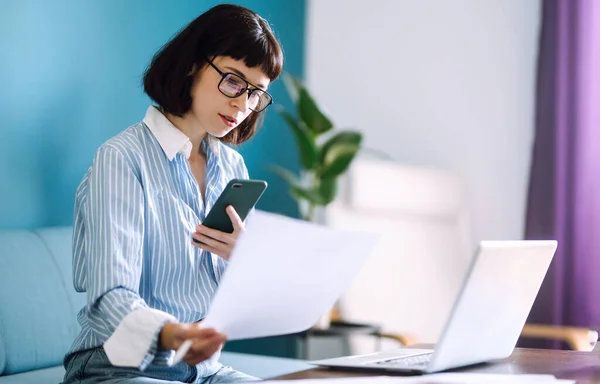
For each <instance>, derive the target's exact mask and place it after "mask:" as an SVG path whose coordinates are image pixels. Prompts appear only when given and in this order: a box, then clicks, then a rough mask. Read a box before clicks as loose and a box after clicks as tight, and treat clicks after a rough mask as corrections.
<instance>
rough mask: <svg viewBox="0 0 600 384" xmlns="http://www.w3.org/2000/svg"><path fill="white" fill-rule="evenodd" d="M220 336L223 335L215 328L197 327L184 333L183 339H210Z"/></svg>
mask: <svg viewBox="0 0 600 384" xmlns="http://www.w3.org/2000/svg"><path fill="white" fill-rule="evenodd" d="M220 335H222V334H221V333H218V332H217V331H216V330H215V329H214V328H200V327H198V326H197V325H193V326H190V327H189V328H188V329H186V330H185V331H184V332H182V338H184V339H186V340H189V339H202V338H210V337H213V336H220Z"/></svg>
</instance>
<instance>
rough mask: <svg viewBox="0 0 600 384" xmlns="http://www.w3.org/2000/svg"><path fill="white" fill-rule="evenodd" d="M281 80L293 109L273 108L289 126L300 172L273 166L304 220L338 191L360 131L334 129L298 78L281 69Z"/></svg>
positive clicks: (351, 158) (357, 142)
mask: <svg viewBox="0 0 600 384" xmlns="http://www.w3.org/2000/svg"><path fill="white" fill-rule="evenodd" d="M283 83H284V85H285V87H286V90H287V92H288V94H289V95H290V97H291V99H292V102H293V103H294V105H295V107H296V108H295V109H296V111H295V113H292V112H290V111H288V110H286V109H285V108H284V107H283V106H281V105H276V106H275V109H276V111H277V113H279V114H280V115H281V116H282V117H283V119H284V120H285V122H286V123H287V126H288V127H289V128H290V130H291V132H292V134H293V136H294V139H295V142H296V145H297V147H298V155H299V160H300V166H301V175H296V174H294V173H292V172H290V171H289V170H287V169H284V168H282V167H279V166H275V165H274V166H273V167H272V169H273V171H274V172H275V173H277V174H278V175H279V176H280V177H282V178H283V179H284V180H285V181H286V182H287V184H288V185H289V192H290V194H291V196H292V197H293V198H294V199H295V200H296V201H297V202H298V207H299V210H300V215H301V217H302V218H303V219H304V220H308V221H315V219H316V214H317V210H318V209H319V208H324V207H326V206H327V205H328V204H329V203H331V202H332V201H333V200H334V199H335V197H336V195H337V191H338V185H337V184H338V178H339V177H340V176H341V175H342V174H343V173H344V172H345V171H346V170H347V169H348V167H349V166H350V164H351V163H352V160H353V159H354V157H355V156H356V153H357V152H358V150H359V148H360V145H361V141H362V134H361V133H360V132H358V131H353V130H348V129H346V130H334V129H333V128H334V127H333V123H332V122H331V119H330V118H329V117H328V116H327V115H326V114H325V112H324V111H323V109H322V108H320V107H319V106H318V104H317V102H316V101H315V99H314V98H313V97H312V96H311V95H310V93H309V91H308V90H307V88H306V87H305V86H304V85H303V84H302V83H301V82H300V80H299V79H297V78H295V77H293V76H291V75H289V74H287V73H284V75H283Z"/></svg>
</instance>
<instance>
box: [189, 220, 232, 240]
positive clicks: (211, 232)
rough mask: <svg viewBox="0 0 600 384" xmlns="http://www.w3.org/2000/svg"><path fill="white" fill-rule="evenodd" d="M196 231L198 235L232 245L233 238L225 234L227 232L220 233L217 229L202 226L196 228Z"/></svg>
mask: <svg viewBox="0 0 600 384" xmlns="http://www.w3.org/2000/svg"><path fill="white" fill-rule="evenodd" d="M196 231H197V232H198V233H201V234H203V235H206V236H208V237H210V238H213V239H215V240H219V241H220V242H223V243H231V242H232V239H231V238H232V236H231V234H230V233H225V232H221V231H218V230H216V229H212V228H208V227H205V226H204V225H202V224H200V225H198V226H197V227H196Z"/></svg>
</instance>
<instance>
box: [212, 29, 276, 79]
mask: <svg viewBox="0 0 600 384" xmlns="http://www.w3.org/2000/svg"><path fill="white" fill-rule="evenodd" d="M261 27H263V28H264V26H261ZM263 28H259V30H258V31H256V32H255V33H248V31H244V32H245V33H239V34H231V35H229V36H228V37H227V38H225V39H224V40H223V41H221V42H220V43H221V44H217V45H216V46H217V47H219V48H220V49H217V50H216V52H215V53H214V54H213V55H211V56H229V57H231V58H233V59H235V60H240V61H243V62H244V64H246V65H247V66H248V67H249V68H260V70H261V71H262V72H264V74H265V75H267V77H268V78H269V79H270V80H271V82H273V81H274V80H275V79H277V78H278V77H279V75H280V74H281V71H282V69H283V52H282V50H281V46H280V45H279V44H278V43H277V41H276V40H275V38H274V36H273V34H272V32H271V31H270V30H268V31H264V30H263ZM253 32H254V31H253Z"/></svg>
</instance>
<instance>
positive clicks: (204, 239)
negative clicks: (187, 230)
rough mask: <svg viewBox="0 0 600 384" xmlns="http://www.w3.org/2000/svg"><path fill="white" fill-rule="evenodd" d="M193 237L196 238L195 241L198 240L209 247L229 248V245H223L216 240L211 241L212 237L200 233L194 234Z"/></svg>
mask: <svg viewBox="0 0 600 384" xmlns="http://www.w3.org/2000/svg"><path fill="white" fill-rule="evenodd" d="M193 237H194V239H196V240H198V241H199V242H201V243H202V244H204V245H208V246H209V247H213V248H217V249H222V248H223V247H226V246H227V244H225V243H222V242H220V241H218V240H215V239H211V238H210V237H208V236H206V235H203V234H201V233H198V232H196V233H194V235H193Z"/></svg>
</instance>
